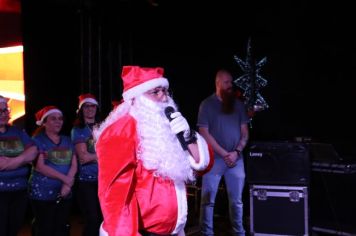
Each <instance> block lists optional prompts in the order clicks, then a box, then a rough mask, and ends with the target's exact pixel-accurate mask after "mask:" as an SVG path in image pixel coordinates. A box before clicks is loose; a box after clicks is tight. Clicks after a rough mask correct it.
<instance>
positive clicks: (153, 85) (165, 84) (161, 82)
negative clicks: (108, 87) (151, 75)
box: [122, 77, 169, 101]
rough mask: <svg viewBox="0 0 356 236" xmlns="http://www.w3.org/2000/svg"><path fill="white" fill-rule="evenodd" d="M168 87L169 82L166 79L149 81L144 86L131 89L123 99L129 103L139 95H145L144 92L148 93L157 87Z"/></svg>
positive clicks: (140, 85) (125, 93)
mask: <svg viewBox="0 0 356 236" xmlns="http://www.w3.org/2000/svg"><path fill="white" fill-rule="evenodd" d="M159 86H162V87H167V88H168V86H169V83H168V80H167V79H166V78H164V77H161V78H155V79H151V80H148V81H146V82H144V83H142V84H139V85H137V86H135V87H133V88H130V89H129V90H127V91H126V92H124V93H122V97H123V98H124V100H125V101H128V100H130V99H132V98H134V97H136V96H138V95H141V94H143V93H144V92H147V91H148V90H150V89H153V88H156V87H159Z"/></svg>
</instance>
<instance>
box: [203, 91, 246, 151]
mask: <svg viewBox="0 0 356 236" xmlns="http://www.w3.org/2000/svg"><path fill="white" fill-rule="evenodd" d="M234 106H235V107H234V112H233V113H231V114H224V113H223V112H222V108H221V107H222V102H221V101H220V100H219V99H218V97H217V96H216V94H213V95H211V96H209V97H207V98H206V99H205V100H203V101H202V103H201V104H200V107H199V113H198V122H197V126H198V127H204V128H208V130H209V133H210V134H211V135H212V136H213V137H214V138H215V140H216V141H217V143H218V144H219V145H220V146H221V147H222V148H224V149H225V150H228V151H229V150H234V148H235V147H236V146H237V144H238V143H239V141H240V136H241V125H242V124H246V123H248V122H249V118H248V115H247V112H246V108H245V105H244V104H243V103H242V102H241V101H240V100H236V102H235V104H234ZM214 155H215V156H219V155H218V154H217V153H214Z"/></svg>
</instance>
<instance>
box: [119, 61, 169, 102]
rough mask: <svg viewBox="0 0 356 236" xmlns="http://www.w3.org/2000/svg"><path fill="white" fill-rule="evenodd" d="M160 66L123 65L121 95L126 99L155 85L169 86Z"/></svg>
mask: <svg viewBox="0 0 356 236" xmlns="http://www.w3.org/2000/svg"><path fill="white" fill-rule="evenodd" d="M163 73H164V69H163V68H161V67H155V68H145V67H139V66H124V67H123V69H122V73H121V77H122V80H123V82H124V91H123V93H122V97H123V99H124V101H128V100H130V99H132V98H134V97H137V96H138V95H141V94H143V93H145V92H147V91H148V90H150V89H154V88H156V87H159V86H161V87H166V88H168V87H169V83H168V80H167V79H166V78H164V77H163Z"/></svg>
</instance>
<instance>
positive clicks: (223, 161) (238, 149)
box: [197, 69, 249, 236]
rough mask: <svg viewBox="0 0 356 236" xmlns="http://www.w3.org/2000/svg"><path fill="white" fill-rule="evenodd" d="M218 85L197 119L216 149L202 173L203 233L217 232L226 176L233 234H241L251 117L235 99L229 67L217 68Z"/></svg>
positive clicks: (201, 223)
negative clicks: (216, 215) (221, 189)
mask: <svg viewBox="0 0 356 236" xmlns="http://www.w3.org/2000/svg"><path fill="white" fill-rule="evenodd" d="M215 87H216V91H215V93H214V94H212V95H210V96H209V97H207V98H206V99H204V100H203V101H202V102H201V104H200V107H199V113H198V119H197V126H198V127H199V133H200V134H201V135H202V136H203V137H204V138H205V140H206V141H207V143H208V144H209V145H210V146H211V147H212V148H213V150H214V165H213V166H212V169H211V170H210V171H209V172H207V173H205V174H204V175H203V176H202V190H201V207H200V227H201V233H202V234H203V235H204V236H210V235H214V229H213V215H214V205H215V198H216V194H217V191H218V187H219V184H220V180H221V178H222V177H224V180H225V186H226V190H227V196H228V200H229V214H230V221H231V226H232V231H233V235H239V236H241V235H245V230H244V227H243V202H242V192H243V189H244V183H245V169H244V161H243V150H244V148H245V146H246V144H247V142H248V137H249V130H248V122H249V117H248V115H247V113H246V108H245V105H244V104H243V102H241V100H239V99H236V95H235V93H234V91H233V84H232V75H231V73H230V72H229V71H227V70H224V69H222V70H219V71H218V72H217V74H216V77H215Z"/></svg>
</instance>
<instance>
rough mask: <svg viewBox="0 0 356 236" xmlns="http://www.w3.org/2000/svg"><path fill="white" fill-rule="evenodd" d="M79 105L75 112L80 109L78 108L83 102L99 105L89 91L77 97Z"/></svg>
mask: <svg viewBox="0 0 356 236" xmlns="http://www.w3.org/2000/svg"><path fill="white" fill-rule="evenodd" d="M78 98H79V105H78V110H77V112H78V111H79V110H80V108H81V107H82V106H83V104H84V103H92V104H95V105H97V106H98V105H99V103H98V101H97V100H96V98H95V96H94V95H93V94H91V93H85V94H82V95H80V96H79V97H78Z"/></svg>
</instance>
